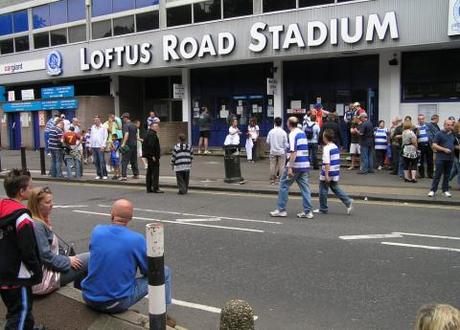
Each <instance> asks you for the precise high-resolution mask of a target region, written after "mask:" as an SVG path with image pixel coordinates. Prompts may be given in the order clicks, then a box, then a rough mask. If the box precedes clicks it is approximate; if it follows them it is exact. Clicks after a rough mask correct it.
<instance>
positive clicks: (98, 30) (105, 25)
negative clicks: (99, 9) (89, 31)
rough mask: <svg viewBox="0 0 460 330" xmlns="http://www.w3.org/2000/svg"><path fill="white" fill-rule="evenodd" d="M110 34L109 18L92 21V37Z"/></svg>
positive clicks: (110, 24) (103, 36) (104, 36)
mask: <svg viewBox="0 0 460 330" xmlns="http://www.w3.org/2000/svg"><path fill="white" fill-rule="evenodd" d="M111 36H112V22H111V21H110V20H107V21H101V22H95V23H93V39H100V38H108V37H111Z"/></svg>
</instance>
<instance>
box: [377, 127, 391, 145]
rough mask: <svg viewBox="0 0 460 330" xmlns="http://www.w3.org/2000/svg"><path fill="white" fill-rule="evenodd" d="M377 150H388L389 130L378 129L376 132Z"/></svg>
mask: <svg viewBox="0 0 460 330" xmlns="http://www.w3.org/2000/svg"><path fill="white" fill-rule="evenodd" d="M374 142H375V150H386V149H387V146H388V130H387V129H386V128H376V129H375V131H374Z"/></svg>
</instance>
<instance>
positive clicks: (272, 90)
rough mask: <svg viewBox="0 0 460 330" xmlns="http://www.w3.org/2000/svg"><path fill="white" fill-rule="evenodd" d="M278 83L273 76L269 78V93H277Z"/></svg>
mask: <svg viewBox="0 0 460 330" xmlns="http://www.w3.org/2000/svg"><path fill="white" fill-rule="evenodd" d="M277 88H278V83H277V81H276V80H275V79H273V78H267V95H275V93H276V89H277Z"/></svg>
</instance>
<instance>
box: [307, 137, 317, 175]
mask: <svg viewBox="0 0 460 330" xmlns="http://www.w3.org/2000/svg"><path fill="white" fill-rule="evenodd" d="M308 154H309V155H310V160H311V166H313V168H314V169H315V170H316V169H318V143H309V144H308Z"/></svg>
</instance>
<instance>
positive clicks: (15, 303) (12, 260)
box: [0, 170, 42, 330]
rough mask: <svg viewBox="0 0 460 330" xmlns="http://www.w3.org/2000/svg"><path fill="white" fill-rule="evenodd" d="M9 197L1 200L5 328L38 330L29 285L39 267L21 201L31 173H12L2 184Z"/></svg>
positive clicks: (0, 268) (29, 185)
mask: <svg viewBox="0 0 460 330" xmlns="http://www.w3.org/2000/svg"><path fill="white" fill-rule="evenodd" d="M3 185H4V188H5V192H6V194H7V196H8V198H6V199H2V200H1V201H0V294H1V296H2V300H3V303H4V304H5V306H6V308H7V314H6V325H5V329H28V330H30V329H39V328H35V327H34V318H33V316H32V286H33V285H35V284H38V283H41V280H42V268H41V264H40V259H39V255H38V249H37V242H36V240H35V235H34V228H33V221H32V218H31V216H30V213H29V211H28V210H27V208H26V207H25V206H24V205H22V203H21V202H22V201H24V200H27V199H28V198H29V195H30V191H31V188H32V179H31V177H30V173H29V172H27V171H24V170H11V172H9V173H8V174H7V175H6V177H5V180H4V182H3Z"/></svg>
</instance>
